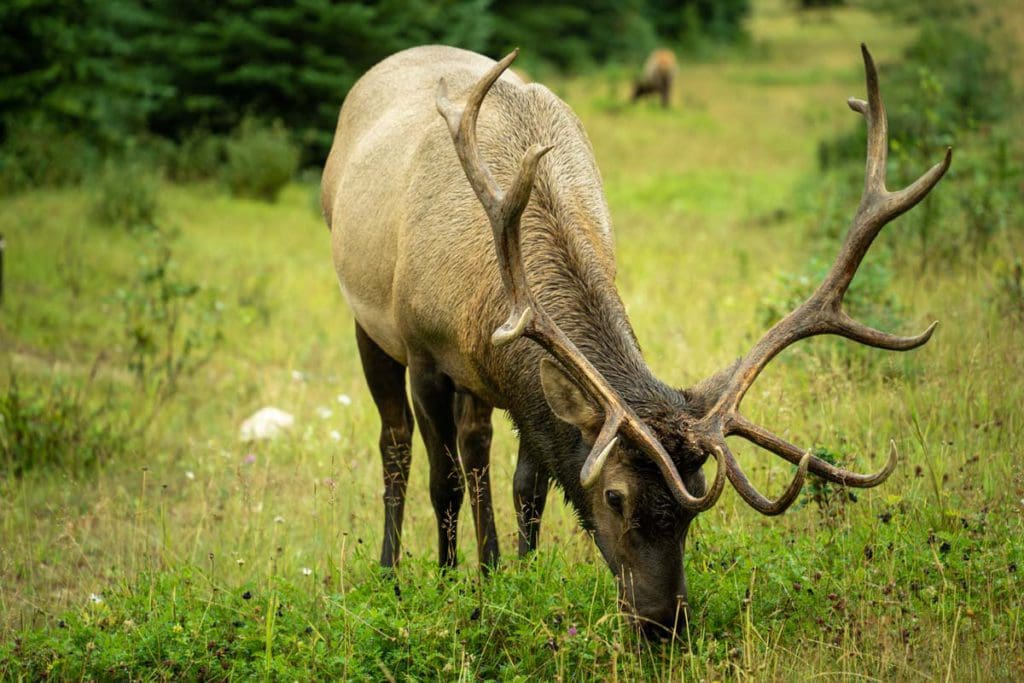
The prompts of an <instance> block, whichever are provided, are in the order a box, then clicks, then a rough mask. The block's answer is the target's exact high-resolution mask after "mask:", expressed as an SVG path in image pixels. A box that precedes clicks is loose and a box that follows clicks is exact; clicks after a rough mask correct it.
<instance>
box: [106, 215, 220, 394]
mask: <svg viewBox="0 0 1024 683" xmlns="http://www.w3.org/2000/svg"><path fill="white" fill-rule="evenodd" d="M175 238H176V235H175V234H173V233H169V232H168V231H166V230H162V229H158V230H155V231H153V232H151V233H147V234H144V235H140V244H139V252H140V254H141V255H140V257H139V265H140V268H139V271H138V273H137V275H136V277H135V279H134V281H133V282H132V283H130V286H128V287H125V288H124V289H120V290H118V291H117V293H116V297H117V300H118V302H119V303H120V305H121V310H122V329H123V334H124V340H125V342H126V344H127V351H128V358H127V361H128V369H129V370H130V371H131V372H132V373H133V374H134V375H135V378H136V380H137V382H138V385H139V387H140V388H141V389H143V390H145V391H146V392H147V393H148V394H149V395H151V396H152V397H154V399H155V400H156V402H157V403H158V404H159V403H160V402H162V401H163V400H165V399H167V398H169V397H170V396H171V395H172V394H174V392H175V391H177V388H178V383H179V381H180V380H181V379H182V378H184V377H188V376H190V375H192V374H194V373H195V372H196V371H197V370H199V368H201V367H202V366H203V365H205V364H206V362H207V361H208V360H209V359H210V358H211V357H212V355H213V354H214V353H215V352H216V350H217V349H218V348H219V346H220V342H221V341H222V339H223V334H222V325H221V309H222V307H223V305H222V304H221V303H220V302H219V301H218V299H217V296H216V292H214V291H212V290H209V289H207V288H204V287H203V286H202V285H201V284H200V283H198V282H194V281H191V280H190V279H188V278H187V277H185V276H183V275H182V274H181V273H180V271H179V269H178V264H177V262H176V260H175V258H174V240H175Z"/></svg>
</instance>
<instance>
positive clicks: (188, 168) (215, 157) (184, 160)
mask: <svg viewBox="0 0 1024 683" xmlns="http://www.w3.org/2000/svg"><path fill="white" fill-rule="evenodd" d="M224 154H225V149H224V138H222V137H220V136H217V135H213V134H211V133H209V132H207V131H202V130H193V131H192V132H190V133H189V134H188V135H186V136H185V137H184V138H182V140H181V142H180V143H178V145H177V146H176V147H175V148H174V149H173V150H172V151H171V153H170V156H169V158H168V160H167V174H168V175H169V176H170V178H171V179H172V180H175V181H178V182H189V181H195V180H209V179H210V178H215V177H216V176H217V174H218V173H219V172H220V170H221V168H222V167H223V165H224Z"/></svg>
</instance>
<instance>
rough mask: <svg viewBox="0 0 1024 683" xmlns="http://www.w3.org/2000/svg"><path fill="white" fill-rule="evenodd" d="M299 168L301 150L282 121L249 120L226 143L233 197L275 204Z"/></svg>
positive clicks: (229, 184) (244, 121) (227, 180)
mask: <svg viewBox="0 0 1024 683" xmlns="http://www.w3.org/2000/svg"><path fill="white" fill-rule="evenodd" d="M298 168H299V150H298V148H297V147H296V146H295V145H294V144H293V143H292V141H291V138H290V137H289V135H288V131H286V130H285V129H284V126H282V125H281V123H280V122H274V123H273V124H271V125H267V124H265V123H263V122H261V121H259V120H257V119H254V118H246V119H244V120H243V121H242V123H241V125H240V126H239V127H238V128H237V129H236V130H235V133H234V135H233V136H232V137H231V138H230V139H229V140H228V141H227V164H226V165H225V167H224V179H225V181H226V182H227V184H228V187H230V188H231V192H232V194H234V195H236V196H239V197H252V198H255V199H262V200H264V201H268V202H273V201H275V200H276V199H277V195H278V194H279V193H280V192H281V189H282V188H284V186H285V185H287V184H288V181H290V180H291V179H292V177H293V176H294V175H295V172H296V171H297V170H298Z"/></svg>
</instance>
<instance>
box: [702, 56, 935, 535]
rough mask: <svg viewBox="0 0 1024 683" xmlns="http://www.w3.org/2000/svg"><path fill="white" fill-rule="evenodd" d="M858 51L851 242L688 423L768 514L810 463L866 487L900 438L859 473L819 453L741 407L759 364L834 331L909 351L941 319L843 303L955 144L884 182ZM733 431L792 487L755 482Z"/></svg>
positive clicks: (879, 113)
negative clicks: (768, 455)
mask: <svg viewBox="0 0 1024 683" xmlns="http://www.w3.org/2000/svg"><path fill="white" fill-rule="evenodd" d="M861 52H862V53H863V55H864V68H865V71H866V72H867V89H868V101H867V102H864V101H863V100H858V99H854V98H850V99H849V101H848V104H849V106H850V109H853V110H854V111H857V112H860V113H861V114H863V115H864V118H865V119H866V120H867V126H868V147H867V165H866V170H865V178H864V193H863V195H862V197H861V201H860V206H859V207H858V208H857V213H856V215H855V217H854V219H853V225H852V226H851V227H850V231H849V233H848V234H847V236H846V242H845V243H844V244H843V247H842V249H841V250H840V251H839V255H838V256H837V257H836V260H835V262H834V263H833V264H832V267H831V268H830V269H829V271H828V273H827V274H826V276H825V279H824V281H823V282H822V283H821V285H820V286H819V287H818V289H817V290H816V291H815V292H814V294H812V295H811V297H810V298H809V299H808V300H807V301H805V302H804V303H803V304H801V305H800V306H798V307H797V308H796V309H795V310H793V311H792V312H791V313H790V314H789V315H787V316H786V317H785V318H783V319H782V320H780V321H779V322H777V323H775V325H774V326H773V327H772V328H771V329H770V330H768V332H766V333H765V335H764V336H763V337H761V339H760V341H758V342H757V344H755V345H754V347H753V348H752V349H751V350H750V353H748V354H747V355H746V356H744V357H743V358H741V359H740V360H739V361H738V362H737V363H736V364H735V365H734V366H732V368H729V369H726V370H725V371H723V372H722V373H720V374H719V377H721V378H724V381H721V382H717V381H714V382H707V383H706V384H703V385H698V386H697V387H695V389H694V391H695V392H696V393H697V394H699V395H700V396H701V398H702V399H703V400H704V401H705V405H709V404H710V405H712V408H711V409H710V410H709V411H708V412H707V414H706V415H704V416H703V417H702V418H701V419H700V420H699V421H698V422H696V423H695V424H694V425H693V426H692V427H691V436H692V438H693V439H694V440H695V441H696V442H697V443H699V444H701V445H702V447H703V448H704V449H705V450H714V451H716V452H717V453H718V461H719V464H720V466H724V467H725V470H726V472H727V474H728V477H729V481H731V482H732V484H733V486H734V487H735V488H736V490H737V492H738V493H739V494H740V495H741V496H742V497H743V499H744V500H746V502H747V503H748V504H750V505H751V506H752V507H754V508H755V509H756V510H758V511H759V512H762V513H764V514H766V515H775V514H779V513H780V512H782V511H784V510H785V509H786V508H788V507H789V506H790V505H791V504H792V502H793V500H794V499H795V498H796V495H797V493H799V491H800V487H801V486H802V485H803V480H804V475H805V473H806V471H807V470H808V469H809V470H810V471H811V472H812V473H814V474H816V475H818V476H819V477H822V478H823V479H826V480H828V481H831V482H834V483H837V484H842V485H845V486H855V487H859V488H868V487H871V486H876V485H878V484H880V483H882V482H883V481H885V479H886V478H887V477H888V476H889V475H890V474H891V473H892V471H893V469H894V468H895V467H896V459H897V455H896V444H895V443H892V445H891V447H890V450H889V461H888V462H887V463H886V465H885V467H883V468H882V470H881V471H879V472H877V473H875V474H869V475H864V474H857V473H854V472H850V471H847V470H845V469H841V468H839V467H835V466H833V465H831V464H829V463H827V462H825V461H824V460H821V459H820V458H816V457H814V456H812V455H811V454H810V453H809V452H804V451H803V450H801V449H800V448H798V447H796V446H794V445H793V444H791V443H789V442H787V441H785V440H783V439H780V438H779V437H778V436H776V435H774V434H772V433H771V432H769V431H767V430H765V429H764V428H762V427H760V426H758V425H756V424H754V423H752V422H750V421H748V420H747V419H746V418H744V417H743V416H742V415H740V414H739V406H740V402H741V401H742V400H743V396H744V394H746V392H747V390H748V389H749V388H750V386H751V385H752V384H753V383H754V380H756V379H757V376H758V375H759V374H760V373H761V370H763V369H764V367H765V366H766V365H768V363H769V362H771V360H772V359H773V358H775V356H776V355H778V354H779V353H780V352H781V351H782V350H783V349H785V348H786V347H788V346H790V345H791V344H793V343H794V342H797V341H799V340H801V339H805V338H807V337H812V336H815V335H819V334H837V335H840V336H843V337H847V338H848V339H852V340H853V341H856V342H859V343H861V344H866V345H868V346H875V347H878V348H882V349H888V350H890V351H907V350H910V349H914V348H917V347H918V346H921V345H922V344H924V343H925V342H927V341H928V339H929V338H930V337H931V336H932V332H933V331H934V330H935V326H936V325H937V324H938V323H937V322H933V323H932V324H931V325H929V326H928V329H926V330H925V331H924V332H922V333H921V334H919V335H917V336H914V337H898V336H895V335H891V334H887V333H885V332H881V331H879V330H875V329H872V328H870V327H868V326H866V325H864V324H863V323H860V322H858V321H856V320H854V319H853V318H851V317H850V316H849V315H848V314H847V313H846V312H845V311H844V310H843V309H842V303H843V296H844V295H845V294H846V290H847V288H848V287H849V286H850V281H851V280H853V276H854V274H855V273H856V272H857V268H858V267H859V266H860V263H861V260H862V259H863V258H864V255H865V254H866V253H867V251H868V248H869V247H870V246H871V243H872V241H873V240H874V239H875V237H876V236H877V235H878V233H879V231H880V230H881V229H882V228H883V227H885V225H886V224H887V223H888V222H889V221H891V220H892V219H894V218H896V217H897V216H899V215H900V214H902V213H903V212H905V211H907V210H909V209H911V208H913V207H914V205H916V204H917V203H918V202H920V201H921V200H922V199H924V197H925V196H926V195H927V194H928V192H929V191H931V189H932V188H933V187H935V184H936V183H938V182H939V179H940V178H942V175H943V174H944V173H945V172H946V169H948V168H949V163H950V161H951V159H952V154H953V150H952V149H951V148H949V149H947V150H946V156H945V158H944V159H943V160H942V161H941V162H939V163H938V164H936V165H935V166H933V167H932V168H931V169H930V170H929V171H928V172H927V173H925V174H924V175H923V176H921V177H920V178H918V179H917V180H916V181H915V182H914V183H913V184H911V185H910V186H909V187H907V188H905V189H903V190H899V191H897V192H890V191H889V190H887V189H886V187H885V175H886V166H885V162H886V155H887V152H888V149H887V148H888V131H887V127H888V123H887V121H886V116H885V107H884V105H883V104H882V96H881V94H880V93H879V90H878V73H877V72H876V70H875V63H874V60H872V59H871V54H870V53H869V52H868V49H867V47H866V46H864V45H863V44H861ZM731 434H736V435H738V436H741V437H743V438H745V439H747V440H748V441H751V442H752V443H754V444H756V445H758V446H760V447H761V448H764V449H766V450H769V451H771V452H773V453H775V454H777V455H780V456H782V457H783V458H785V459H786V460H788V461H789V462H791V463H795V464H798V465H799V467H798V469H797V473H796V475H795V476H794V478H793V481H792V482H791V483H790V485H789V488H788V489H787V490H786V492H785V493H783V494H782V496H781V497H780V498H778V499H776V500H774V501H773V500H769V499H768V498H765V497H764V496H762V495H761V494H760V493H758V492H757V491H756V490H755V489H754V488H753V486H752V485H751V484H750V482H749V481H748V480H747V478H746V476H745V475H744V474H743V471H742V470H741V469H740V466H739V464H738V463H737V462H736V458H735V457H734V456H733V454H732V452H731V451H730V450H729V448H728V446H726V444H725V437H726V436H729V435H731Z"/></svg>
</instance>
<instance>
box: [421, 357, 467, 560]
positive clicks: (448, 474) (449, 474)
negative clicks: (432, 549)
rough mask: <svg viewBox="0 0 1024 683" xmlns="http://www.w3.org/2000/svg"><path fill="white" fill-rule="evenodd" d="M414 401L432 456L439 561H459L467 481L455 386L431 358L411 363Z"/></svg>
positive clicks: (431, 471) (425, 440)
mask: <svg viewBox="0 0 1024 683" xmlns="http://www.w3.org/2000/svg"><path fill="white" fill-rule="evenodd" d="M409 382H410V385H411V386H412V405H413V410H414V411H415V414H416V421H417V422H418V423H419V425H420V435H422V436H423V443H424V445H425V446H426V448H427V458H428V459H429V460H430V502H431V503H433V505H434V514H435V515H436V516H437V545H438V562H439V563H440V565H441V566H442V567H454V566H455V565H456V563H457V562H458V557H457V554H456V550H457V546H458V526H459V509H460V508H461V507H462V492H463V488H464V482H463V477H462V468H461V467H460V466H459V462H458V451H457V450H456V444H455V439H456V430H455V403H454V402H455V388H454V385H453V384H452V381H451V378H449V377H448V376H447V375H445V374H444V373H443V372H441V371H440V370H438V369H437V368H436V366H435V365H434V364H433V362H432V361H413V359H410V364H409Z"/></svg>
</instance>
